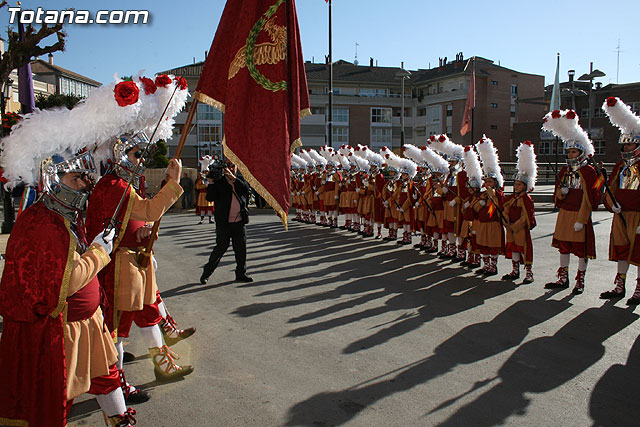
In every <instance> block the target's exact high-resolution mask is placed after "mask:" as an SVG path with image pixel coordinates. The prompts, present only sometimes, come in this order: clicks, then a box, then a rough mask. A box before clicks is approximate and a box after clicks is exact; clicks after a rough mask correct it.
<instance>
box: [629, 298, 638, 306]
mask: <svg viewBox="0 0 640 427" xmlns="http://www.w3.org/2000/svg"><path fill="white" fill-rule="evenodd" d="M638 304H640V298H635V297H631V298H629V299H628V300H627V305H638Z"/></svg>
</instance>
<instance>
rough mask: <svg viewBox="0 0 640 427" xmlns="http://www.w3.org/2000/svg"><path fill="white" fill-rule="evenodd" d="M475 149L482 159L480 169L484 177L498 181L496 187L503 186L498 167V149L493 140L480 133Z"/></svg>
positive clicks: (500, 171)
mask: <svg viewBox="0 0 640 427" xmlns="http://www.w3.org/2000/svg"><path fill="white" fill-rule="evenodd" d="M476 150H478V153H479V154H480V159H481V160H482V170H483V172H484V177H485V178H493V179H495V180H496V181H497V182H498V187H499V188H502V187H504V178H503V177H502V170H501V169H500V158H499V157H498V150H497V149H496V147H495V146H494V145H493V141H492V140H491V139H490V138H487V136H486V135H482V138H481V139H480V141H479V142H478V143H477V144H476Z"/></svg>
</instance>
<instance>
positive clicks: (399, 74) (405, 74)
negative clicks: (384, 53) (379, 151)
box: [396, 64, 411, 147]
mask: <svg viewBox="0 0 640 427" xmlns="http://www.w3.org/2000/svg"><path fill="white" fill-rule="evenodd" d="M403 65H404V64H403ZM410 76H411V72H409V71H407V70H405V69H404V67H402V68H401V69H400V71H398V72H397V73H396V78H399V79H401V80H402V83H401V87H402V89H401V97H402V109H401V110H400V147H403V146H404V79H408V78H410Z"/></svg>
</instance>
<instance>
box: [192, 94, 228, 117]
mask: <svg viewBox="0 0 640 427" xmlns="http://www.w3.org/2000/svg"><path fill="white" fill-rule="evenodd" d="M193 98H194V99H197V100H198V101H200V102H204V103H205V104H208V105H211V106H212V107H213V108H215V109H216V110H218V111H220V112H223V113H224V104H223V103H222V102H220V101H218V100H216V99H213V98H211V97H210V96H209V95H205V94H204V93H202V92H198V91H196V92H194V93H193Z"/></svg>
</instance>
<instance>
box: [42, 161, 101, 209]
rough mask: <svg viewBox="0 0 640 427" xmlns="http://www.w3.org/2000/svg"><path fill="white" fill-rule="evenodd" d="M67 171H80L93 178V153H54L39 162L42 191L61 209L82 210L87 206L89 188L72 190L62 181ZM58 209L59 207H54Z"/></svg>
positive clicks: (94, 168)
mask: <svg viewBox="0 0 640 427" xmlns="http://www.w3.org/2000/svg"><path fill="white" fill-rule="evenodd" d="M67 173H81V174H83V175H85V176H86V178H87V179H89V180H93V178H94V177H93V176H91V175H92V174H96V173H97V170H96V164H95V161H94V159H93V154H92V153H91V152H90V151H85V152H82V153H80V154H77V155H71V154H54V155H53V156H51V157H47V158H46V159H44V160H43V161H42V162H41V163H40V183H41V186H42V191H43V192H44V193H47V194H48V195H49V196H50V197H52V198H53V199H55V201H57V202H58V204H59V205H61V206H62V207H63V210H69V211H84V210H85V209H86V207H87V200H88V198H89V190H88V189H84V190H74V189H73V188H70V187H68V186H67V185H65V184H63V183H62V177H63V176H64V175H65V174H67ZM56 210H59V209H56Z"/></svg>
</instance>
